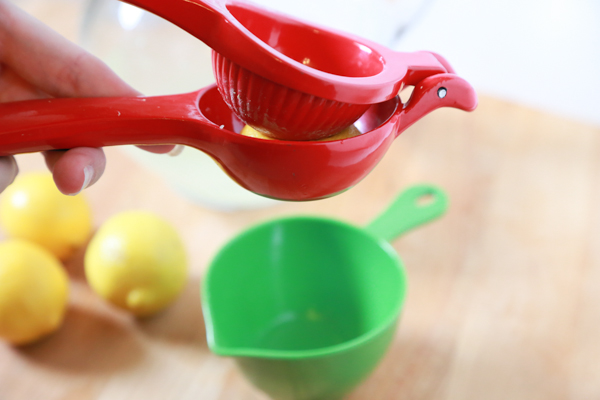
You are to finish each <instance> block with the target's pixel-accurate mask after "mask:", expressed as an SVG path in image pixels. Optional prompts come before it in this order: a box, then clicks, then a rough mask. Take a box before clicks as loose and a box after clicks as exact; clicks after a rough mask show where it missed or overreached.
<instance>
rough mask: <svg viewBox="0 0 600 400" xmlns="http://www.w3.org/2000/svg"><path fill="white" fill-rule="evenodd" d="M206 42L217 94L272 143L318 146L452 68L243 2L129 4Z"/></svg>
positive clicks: (152, 0) (153, 0) (142, 0)
mask: <svg viewBox="0 0 600 400" xmlns="http://www.w3.org/2000/svg"><path fill="white" fill-rule="evenodd" d="M125 1H126V2H127V3H130V4H132V5H135V6H138V7H140V8H143V9H145V10H147V11H150V12H152V13H154V14H156V15H158V16H160V17H162V18H164V19H166V20H168V21H170V22H172V23H174V24H175V25H177V26H179V27H180V28H182V29H184V30H185V31H187V32H188V33H190V34H192V35H193V36H195V37H196V38H198V39H200V40H201V41H203V42H204V43H205V44H207V45H208V46H209V47H211V48H212V49H213V50H214V52H213V71H214V74H215V77H216V81H217V85H218V87H219V91H220V92H221V95H222V96H223V98H224V100H225V102H226V103H227V104H228V105H229V107H230V108H231V109H232V110H233V111H234V112H235V113H236V114H237V116H238V117H239V118H240V119H241V120H242V121H244V122H245V123H247V124H248V125H251V126H253V127H254V128H255V129H257V130H259V131H261V132H262V133H264V134H266V135H267V136H271V137H274V138H277V139H284V140H314V139H320V138H323V137H326V136H330V135H332V134H335V133H337V132H339V131H340V130H342V129H344V128H346V127H347V126H349V125H351V124H352V123H354V122H355V121H356V120H357V119H358V118H359V117H360V116H361V115H362V114H363V113H364V112H365V111H366V110H367V109H368V108H369V106H370V105H372V104H376V103H380V102H383V101H386V100H390V99H392V98H394V97H395V96H396V95H397V94H398V92H399V91H400V90H401V89H402V88H403V87H404V86H405V85H415V84H416V83H417V82H419V81H421V80H422V79H423V78H425V77H427V76H430V75H433V74H438V73H453V72H454V71H453V70H452V68H451V67H450V65H449V64H448V63H447V62H446V61H445V60H444V59H443V58H442V57H441V56H439V55H437V54H434V53H430V52H414V53H404V52H396V51H392V50H390V49H388V48H386V47H385V46H382V45H379V44H377V43H375V42H372V41H368V40H366V39H363V38H360V37H357V36H353V35H351V34H347V33H342V32H339V31H335V30H332V29H328V28H325V27H322V26H317V25H313V24H310V23H306V22H302V21H298V20H296V19H294V18H292V17H289V16H285V15H282V14H280V13H277V12H273V11H269V10H265V9H264V8H260V7H258V6H256V5H253V4H251V3H248V2H244V1H239V0H237V1H236V0H170V1H166V0H125Z"/></svg>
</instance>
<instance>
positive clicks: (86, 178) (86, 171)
mask: <svg viewBox="0 0 600 400" xmlns="http://www.w3.org/2000/svg"><path fill="white" fill-rule="evenodd" d="M93 177H94V167H92V166H91V165H86V166H85V167H84V168H83V185H82V186H81V189H79V191H78V192H77V193H72V194H70V196H77V195H78V194H79V193H81V192H83V189H85V188H87V187H88V185H89V184H90V182H91V181H92V178H93Z"/></svg>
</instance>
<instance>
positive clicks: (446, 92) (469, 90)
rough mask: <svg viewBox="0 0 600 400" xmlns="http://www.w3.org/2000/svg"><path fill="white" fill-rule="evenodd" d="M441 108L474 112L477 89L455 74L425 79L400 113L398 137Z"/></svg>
mask: <svg viewBox="0 0 600 400" xmlns="http://www.w3.org/2000/svg"><path fill="white" fill-rule="evenodd" d="M441 107H452V108H458V109H460V110H464V111H473V110H474V109H475V108H476V107H477V94H476V93H475V89H473V87H472V86H471V85H470V84H469V83H468V82H467V81H465V80H464V79H462V78H461V77H459V76H458V75H455V74H449V73H448V74H437V75H432V76H429V77H427V78H425V79H423V80H422V81H420V82H419V83H417V84H416V85H415V87H414V89H413V92H412V94H411V96H410V99H409V100H408V101H407V102H406V103H405V104H404V107H403V108H402V110H401V111H400V122H399V124H398V130H397V133H396V135H399V134H400V133H401V132H403V131H404V130H406V129H407V128H408V127H410V126H411V125H412V124H414V123H415V122H417V121H418V120H419V119H421V118H422V117H424V116H425V115H427V114H429V113H430V112H432V111H434V110H436V109H438V108H441Z"/></svg>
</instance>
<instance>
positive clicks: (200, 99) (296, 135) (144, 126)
mask: <svg viewBox="0 0 600 400" xmlns="http://www.w3.org/2000/svg"><path fill="white" fill-rule="evenodd" d="M128 2H130V3H132V4H134V5H137V6H140V7H142V8H144V9H147V10H148V11H150V12H153V13H156V14H157V15H159V16H161V17H163V18H165V19H167V20H169V21H171V22H173V23H175V24H176V25H178V26H180V27H181V28H183V29H185V30H186V31H188V32H189V33H191V34H193V35H194V36H196V37H198V38H199V39H201V40H202V41H204V42H205V43H206V44H207V45H209V46H211V47H212V48H213V50H214V52H213V65H214V66H215V76H216V80H217V83H216V85H211V86H208V87H206V88H203V89H201V90H198V91H196V92H192V93H187V94H177V95H169V96H154V97H118V98H68V99H64V98H61V99H43V100H29V101H22V102H13V103H5V104H0V155H13V154H19V153H30V152H38V151H45V150H53V149H67V148H72V147H81V146H85V147H102V146H115V145H129V144H138V145H140V144H182V145H186V146H191V147H194V148H196V149H198V150H201V151H203V152H205V153H206V154H208V155H210V156H211V157H212V158H213V159H214V160H215V161H217V162H218V163H219V164H220V165H221V166H222V168H223V170H224V171H225V172H226V173H227V174H228V175H229V176H230V177H231V178H232V179H234V180H235V181H236V182H237V183H239V184H240V185H241V186H243V187H244V188H246V189H248V190H250V191H252V192H255V193H257V194H260V195H263V196H267V197H271V198H276V199H281V200H315V199H321V198H325V197H329V196H333V195H335V194H338V193H340V192H342V191H344V190H346V189H348V188H350V187H352V186H353V185H355V184H356V183H358V182H359V181H360V180H361V179H363V178H364V177H365V176H366V175H367V174H368V173H369V172H370V171H371V170H372V169H373V168H374V167H375V165H376V164H377V163H378V161H379V160H380V159H381V158H382V157H383V155H384V154H385V152H386V151H387V149H388V148H389V146H390V145H391V143H392V142H393V140H394V139H395V138H396V137H397V136H398V135H399V134H400V133H401V132H402V131H404V130H405V129H407V128H408V127H409V126H411V125H412V124H413V123H414V122H416V121H417V120H418V119H420V118H421V117H423V116H424V115H426V114H427V113H429V112H431V111H433V110H435V109H437V108H440V107H453V108H458V109H462V110H465V111H471V110H473V109H475V107H476V106H477V97H476V94H475V91H474V90H473V88H472V87H471V85H470V84H469V83H468V82H466V81H465V80H464V79H462V78H460V77H459V76H458V75H456V74H455V73H454V71H453V70H452V68H451V67H450V66H449V64H448V63H447V62H446V61H445V60H444V59H443V58H442V57H441V56H438V55H436V54H434V53H429V52H416V53H399V52H394V51H391V50H389V49H386V48H385V47H383V46H380V45H378V44H376V43H372V42H369V41H367V40H364V39H360V38H357V37H353V36H351V35H348V34H342V33H339V32H335V31H331V30H327V29H325V28H322V27H316V26H313V25H310V24H305V23H301V22H298V21H296V20H294V19H291V18H290V17H286V16H283V15H281V14H278V13H274V12H270V11H265V10H261V9H260V8H258V7H257V6H254V5H251V4H248V3H244V2H240V1H231V0H222V1H217V0H205V1H199V0H172V1H165V0H141V1H138V0H135V1H128ZM240 21H241V22H240ZM265 76H267V77H268V79H267V78H265ZM407 85H411V86H414V90H413V92H412V95H411V97H410V99H409V100H408V101H407V102H406V103H402V102H401V101H400V98H399V96H398V92H399V90H401V89H402V88H403V87H405V86H407ZM357 109H360V111H356V110H357ZM351 114H353V115H352V116H350V115H351ZM352 123H354V125H355V126H356V127H357V128H358V129H359V130H360V131H361V132H363V134H361V135H359V136H356V137H353V138H349V139H343V140H334V141H318V142H315V141H307V140H306V139H315V138H319V137H323V136H328V135H329V134H331V133H336V132H337V131H339V130H340V129H343V128H344V127H346V126H348V125H351V124H352ZM244 124H249V125H252V126H253V127H255V128H256V129H258V130H260V131H263V132H264V131H267V132H269V133H270V134H271V135H275V136H276V137H278V138H279V137H284V138H285V139H284V140H264V139H258V138H251V137H246V136H243V135H240V134H239V132H240V131H241V129H242V128H243V126H244ZM334 126H335V128H334ZM307 127H310V128H307ZM338 127H339V129H338ZM274 132H275V133H274ZM315 132H316V133H315ZM199 173H200V172H199Z"/></svg>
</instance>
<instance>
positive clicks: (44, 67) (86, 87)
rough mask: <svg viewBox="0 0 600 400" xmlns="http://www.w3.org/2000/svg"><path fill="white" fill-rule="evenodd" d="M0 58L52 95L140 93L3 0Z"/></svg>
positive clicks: (0, 23) (26, 79)
mask: <svg viewBox="0 0 600 400" xmlns="http://www.w3.org/2000/svg"><path fill="white" fill-rule="evenodd" d="M0 59H1V60H2V63H4V64H6V65H8V67H9V68H11V69H12V70H14V71H18V73H19V75H20V76H21V77H22V78H23V79H24V80H25V81H27V82H30V83H31V84H32V85H34V86H36V87H38V88H39V89H41V90H43V91H44V92H46V93H48V94H49V95H51V96H53V97H106V96H137V95H139V93H138V92H137V91H136V90H134V89H133V88H132V87H130V86H129V85H127V84H126V83H125V82H124V81H123V80H121V79H120V78H119V77H118V76H117V74H115V73H114V72H113V71H112V70H111V69H110V68H108V66H106V64H104V63H103V62H102V61H100V60H99V59H98V58H96V57H94V56H93V55H91V54H89V53H88V52H86V51H85V50H83V49H82V48H80V47H79V46H77V45H75V44H74V43H72V42H70V41H69V40H67V39H66V38H64V37H62V36H61V35H60V34H58V33H57V32H55V31H54V30H52V29H51V28H49V27H47V26H46V25H44V24H43V23H41V22H40V21H38V20H37V19H35V18H33V17H32V16H30V15H28V14H27V13H25V12H24V11H22V10H21V9H19V8H18V7H16V6H14V5H12V4H11V3H10V2H8V1H2V0H0Z"/></svg>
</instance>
